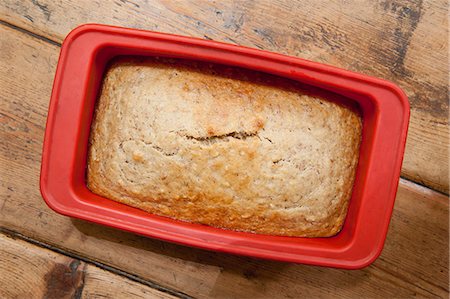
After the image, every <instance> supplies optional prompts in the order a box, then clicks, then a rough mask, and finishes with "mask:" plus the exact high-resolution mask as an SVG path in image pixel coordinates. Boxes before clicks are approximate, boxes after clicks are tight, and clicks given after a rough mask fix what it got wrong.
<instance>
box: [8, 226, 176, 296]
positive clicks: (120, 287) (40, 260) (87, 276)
mask: <svg viewBox="0 0 450 299" xmlns="http://www.w3.org/2000/svg"><path fill="white" fill-rule="evenodd" d="M0 298H4V299H7V298H27V299H33V298H58V299H63V298H158V299H162V298H176V297H174V296H171V295H169V294H167V293H163V292H160V291H157V290H155V289H152V288H150V287H148V286H146V285H143V284H141V283H137V282H134V281H132V280H130V279H127V278H124V277H122V276H119V275H116V274H113V273H111V272H108V271H105V270H102V269H100V268H98V267H96V266H94V265H92V264H87V263H85V262H83V261H80V260H78V259H74V258H70V257H68V256H65V255H62V254H59V253H56V252H54V251H51V250H48V249H44V248H41V247H38V246H35V245H33V244H30V243H28V242H24V241H21V240H17V239H13V238H11V237H9V236H7V235H4V234H1V233H0Z"/></svg>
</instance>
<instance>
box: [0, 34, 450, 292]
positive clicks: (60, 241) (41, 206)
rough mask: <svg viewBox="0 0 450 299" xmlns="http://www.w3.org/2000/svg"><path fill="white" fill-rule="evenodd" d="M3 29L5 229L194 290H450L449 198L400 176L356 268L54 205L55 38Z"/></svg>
mask: <svg viewBox="0 0 450 299" xmlns="http://www.w3.org/2000/svg"><path fill="white" fill-rule="evenodd" d="M0 36H1V37H2V38H1V43H0V61H1V63H0V89H1V90H2V93H1V95H0V97H1V101H2V104H3V106H2V117H1V119H0V120H1V125H0V134H1V135H0V136H1V139H2V143H1V145H0V165H1V167H0V227H1V228H6V229H8V230H12V231H15V232H18V233H20V234H23V235H26V236H28V237H31V238H33V239H36V240H38V241H42V242H45V243H47V244H50V245H52V246H55V247H58V248H61V249H62V250H65V251H67V252H70V253H71V254H75V255H79V256H83V257H86V258H88V259H92V260H95V261H98V262H100V263H104V264H106V265H109V266H112V267H116V268H119V269H122V270H123V271H126V272H128V273H131V274H134V275H137V276H139V277H141V278H143V279H145V280H149V281H153V282H156V283H158V284H160V285H163V286H165V287H168V288H172V289H176V290H179V291H181V292H184V293H187V294H188V295H192V296H195V297H199V298H207V297H212V296H216V297H227V298H230V297H231V298H232V297H236V298H237V297H258V298H274V297H277V298H280V297H281V298H284V297H285V298H289V297H299V296H301V295H303V296H305V297H329V296H333V297H336V298H357V297H361V296H364V297H392V296H393V295H395V296H396V297H410V296H413V295H418V296H423V297H446V296H448V292H449V287H448V270H449V268H448V249H449V248H448V238H449V231H448V211H449V209H448V208H449V202H448V198H447V197H446V196H443V195H441V194H439V193H436V192H432V191H429V190H428V189H425V188H422V187H417V186H416V185H413V184H411V183H408V182H406V181H402V183H401V184H400V188H399V192H398V196H397V201H396V206H395V211H394V215H393V220H392V224H391V229H390V232H389V235H388V239H387V242H386V246H385V249H384V251H383V253H382V255H381V257H380V258H379V259H378V260H377V261H376V262H375V263H374V264H373V265H372V266H370V267H368V268H366V269H363V270H360V271H344V270H336V269H326V268H321V267H312V266H305V265H295V264H287V263H278V262H272V261H262V260H256V259H251V258H246V257H238V256H230V255H226V254H220V253H214V252H207V251H203V250H199V249H193V248H186V247H183V246H179V245H174V244H169V243H165V242H161V241H157V240H152V239H148V238H144V237H140V236H136V235H133V234H130V233H126V232H122V231H117V230H115V229H112V228H107V227H102V226H98V225H94V224H90V223H87V222H83V221H80V220H74V219H70V218H67V217H64V216H61V215H58V214H56V213H55V212H53V211H51V210H50V209H49V208H48V207H47V206H46V205H45V203H44V201H43V200H42V198H41V196H40V194H39V186H38V183H39V182H38V180H39V167H40V153H41V148H42V139H43V130H44V124H45V120H46V109H47V104H48V99H49V96H50V92H51V81H52V80H51V78H52V76H53V72H54V69H55V66H56V61H57V55H58V47H56V46H53V45H50V44H48V43H46V42H43V41H41V40H39V39H35V38H33V37H31V36H29V35H27V34H25V33H20V32H17V30H13V29H10V28H7V27H4V26H3V27H2V26H0Z"/></svg>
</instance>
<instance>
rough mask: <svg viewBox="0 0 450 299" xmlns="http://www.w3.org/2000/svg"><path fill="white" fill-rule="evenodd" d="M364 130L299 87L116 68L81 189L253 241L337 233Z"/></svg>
mask: <svg viewBox="0 0 450 299" xmlns="http://www.w3.org/2000/svg"><path fill="white" fill-rule="evenodd" d="M361 127H362V124H361V118H360V116H359V114H358V112H357V111H356V110H355V109H353V108H351V107H348V106H345V105H341V104H338V103H335V102H333V101H328V100H326V99H323V98H322V97H320V96H317V95H314V94H311V92H310V91H308V90H306V89H305V88H304V87H302V86H301V85H300V84H299V83H296V82H293V81H290V80H288V79H283V78H279V77H276V76H272V75H267V74H262V73H258V72H252V71H249V70H243V69H238V68H232V67H227V66H220V65H210V64H206V63H200V62H188V61H182V60H172V59H162V58H148V59H137V58H121V59H117V60H115V62H114V63H112V64H111V65H110V67H109V69H108V71H107V72H106V75H105V78H104V82H103V86H102V89H101V92H100V95H99V98H98V103H97V107H96V111H95V114H94V119H93V123H92V129H91V136H90V147H89V155H88V164H87V185H88V188H89V189H90V190H91V191H92V192H94V193H96V194H99V195H101V196H104V197H106V198H109V199H111V200H115V201H118V202H121V203H123V204H127V205H130V206H133V207H136V208H139V209H142V210H145V211H147V212H150V213H152V214H156V215H161V216H166V217H171V218H174V219H179V220H182V221H189V222H195V223H201V224H205V225H210V226H214V227H219V228H225V229H232V230H237V231H247V232H254V233H262V234H270V235H282V236H301V237H326V236H332V235H334V234H336V233H337V232H339V230H340V229H341V227H342V224H343V221H344V219H345V216H346V213H347V206H348V203H349V200H350V197H351V193H352V186H353V182H354V177H355V170H356V166H357V162H358V156H359V145H360V141H361Z"/></svg>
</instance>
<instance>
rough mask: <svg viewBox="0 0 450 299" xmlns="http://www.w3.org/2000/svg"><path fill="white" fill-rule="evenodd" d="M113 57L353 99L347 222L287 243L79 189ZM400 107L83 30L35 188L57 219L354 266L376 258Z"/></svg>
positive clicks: (73, 39)
mask: <svg viewBox="0 0 450 299" xmlns="http://www.w3.org/2000/svg"><path fill="white" fill-rule="evenodd" d="M118 55H140V56H167V57H176V58H183V59H191V60H201V61H208V62H212V63H219V64H225V65H230V66H236V67H241V68H247V69H251V70H256V71H262V72H266V73H271V74H274V75H278V76H282V77H287V78H290V79H293V80H297V81H300V82H302V83H303V84H307V85H309V86H313V87H314V88H320V89H323V90H327V91H330V92H333V93H336V94H339V95H340V96H343V97H346V98H348V99H350V100H351V101H354V102H355V103H356V104H357V105H358V106H359V109H360V111H361V113H362V118H363V138H362V144H361V148H360V157H359V164H358V168H357V174H356V180H355V183H354V188H353V193H352V198H351V200H350V204H349V210H348V215H347V218H346V221H345V223H344V226H343V228H342V231H341V232H340V233H339V234H337V235H336V236H334V237H330V238H296V237H280V236H269V235H260V234H251V233H243V232H235V231H229V230H222V229H218V228H213V227H209V226H204V225H199V224H191V223H186V222H181V221H176V220H172V219H168V218H165V217H159V216H156V215H152V214H149V213H145V212H143V211H140V210H138V209H135V208H132V207H129V206H126V205H123V204H120V203H117V202H115V201H112V200H108V199H106V198H102V197H100V196H98V195H95V194H93V193H91V192H90V191H89V190H88V189H87V187H86V183H85V169H86V156H87V150H88V138H89V130H90V125H91V120H92V115H93V111H94V106H95V101H96V99H97V93H98V90H99V87H100V85H101V82H102V76H103V73H104V70H105V66H106V65H107V63H108V61H109V60H111V59H112V58H114V57H115V56H118ZM408 121H409V103H408V100H407V98H406V96H405V94H404V93H403V92H402V90H401V89H400V88H398V87H397V86H396V85H394V84H393V83H390V82H388V81H384V80H381V79H377V78H372V77H368V76H365V75H361V74H357V73H353V72H349V71H346V70H342V69H338V68H335V67H331V66H327V65H323V64H319V63H315V62H311V61H307V60H303V59H299V58H294V57H289V56H284V55H280V54H275V53H270V52H266V51H261V50H256V49H251V48H246V47H240V46H235V45H229V44H224V43H218V42H214V41H209V40H208V41H207V40H201V39H195V38H190V37H182V36H176V35H169V34H164V33H156V32H149V31H141V30H134V29H127V28H119V27H112V26H105V25H96V24H87V25H82V26H80V27H77V28H75V29H74V30H73V31H72V32H70V34H69V35H68V36H67V37H66V39H65V40H64V43H63V45H62V48H61V54H60V58H59V62H58V67H57V70H56V75H55V81H54V85H53V91H52V95H51V100H50V107H49V112H48V119H47V126H46V131H45V140H44V148H43V156H42V168H41V179H40V188H41V193H42V196H43V198H44V199H45V201H46V202H47V204H48V205H49V206H50V207H51V208H52V209H53V210H55V211H56V212H58V213H61V214H63V215H67V216H71V217H76V218H81V219H84V220H88V221H92V222H96V223H99V224H103V225H108V226H112V227H115V228H119V229H123V230H126V231H130V232H134V233H137V234H141V235H145V236H149V237H152V238H157V239H161V240H166V241H170V242H175V243H179V244H184V245H188V246H195V247H200V248H204V249H209V250H215V251H221V252H228V253H233V254H241V255H247V256H253V257H258V258H266V259H273V260H279V261H288V262H296V263H306V264H314V265H321V266H331V267H340V268H348V269H356V268H361V267H364V266H367V265H369V264H370V263H371V262H373V261H374V260H375V259H376V258H377V257H378V255H379V254H380V252H381V250H382V248H383V244H384V240H385V237H386V233H387V229H388V226H389V221H390V218H391V213H392V209H393V205H394V200H395V195H396V192H397V187H398V180H399V175H400V169H401V164H402V157H403V152H404V147H405V142H406V133H407V127H408Z"/></svg>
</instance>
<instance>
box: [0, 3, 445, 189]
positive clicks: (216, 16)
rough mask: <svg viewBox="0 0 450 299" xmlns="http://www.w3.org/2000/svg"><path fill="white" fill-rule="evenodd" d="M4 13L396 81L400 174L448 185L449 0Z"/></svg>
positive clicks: (39, 25) (34, 6) (8, 17)
mask: <svg viewBox="0 0 450 299" xmlns="http://www.w3.org/2000/svg"><path fill="white" fill-rule="evenodd" d="M0 7H1V9H2V19H3V20H4V21H6V22H9V23H11V24H14V25H16V26H20V27H22V28H25V29H27V30H30V31H32V32H34V33H36V34H40V35H42V36H45V37H47V38H50V39H52V40H55V41H57V42H61V41H62V40H63V38H64V36H65V35H66V34H67V33H68V32H69V31H70V30H71V29H72V28H74V27H75V26H77V25H78V24H81V23H87V22H99V23H107V24H113V25H118V26H126V27H133V28H141V29H148V30H157V31H162V32H169V33H175V34H183V35H190V36H196V37H200V38H206V39H214V40H218V41H224V42H228V43H235V44H240V45H245V46H250V47H257V48H262V49H266V50H270V51H276V52H281V53H284V54H288V55H293V56H298V57H302V58H306V59H310V60H314V61H318V62H323V63H327V64H332V65H335V66H338V67H342V68H345V69H349V70H353V71H357V72H362V73H365V74H368V75H373V76H378V77H381V78H385V79H388V80H392V81H394V82H396V83H397V84H399V85H400V86H401V87H402V88H403V89H404V90H405V92H406V93H407V94H408V96H409V99H410V102H411V107H412V116H411V125H410V131H409V137H408V142H407V148H406V153H405V159H404V164H403V170H402V175H403V176H404V177H406V178H409V179H411V180H414V181H416V182H418V183H420V184H424V185H426V186H430V187H431V188H434V189H436V190H439V191H441V192H444V193H447V194H448V190H449V175H448V174H449V166H448V161H449V156H448V149H449V139H448V136H449V126H448V97H447V94H448V88H447V86H448V43H447V40H448V39H447V38H444V37H446V36H448V28H447V27H448V20H447V8H448V7H447V1H445V0H439V1H431V0H425V1H419V0H418V1H406V0H384V1H369V0H365V1H362V2H361V1H355V2H354V3H351V2H348V1H346V2H345V3H342V1H338V0H335V1H309V2H308V3H304V2H299V1H288V0H275V1H272V0H265V1H218V2H216V1H145V2H139V1H128V0H120V1H119V0H117V1H101V2H100V1H99V0H96V1H90V0H83V1H68V0H64V1H49V0H39V1H14V0H6V1H2V3H1V4H0Z"/></svg>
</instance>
